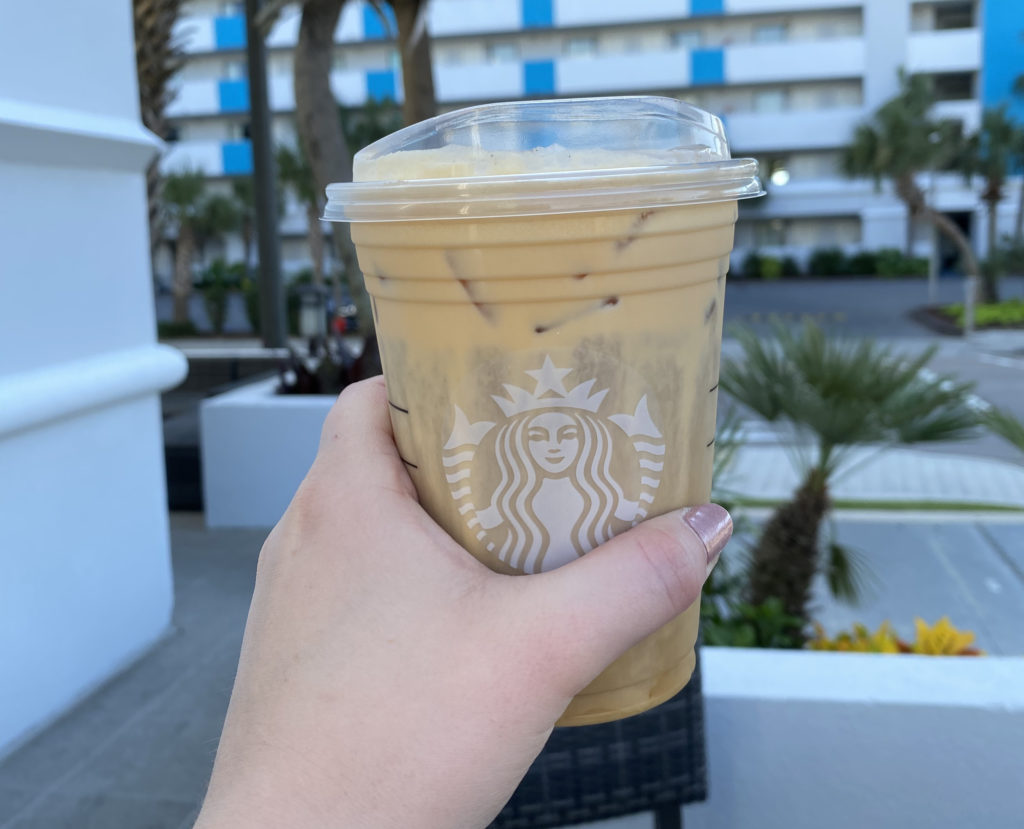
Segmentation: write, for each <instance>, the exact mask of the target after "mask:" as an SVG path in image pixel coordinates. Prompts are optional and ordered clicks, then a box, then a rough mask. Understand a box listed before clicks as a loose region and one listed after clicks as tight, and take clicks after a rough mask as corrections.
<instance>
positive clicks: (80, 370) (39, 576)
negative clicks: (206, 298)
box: [0, 0, 186, 755]
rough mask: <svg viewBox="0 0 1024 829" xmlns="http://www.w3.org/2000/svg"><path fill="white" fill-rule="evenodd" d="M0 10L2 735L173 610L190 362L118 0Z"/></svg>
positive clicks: (23, 726) (161, 627)
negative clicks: (173, 304)
mask: <svg viewBox="0 0 1024 829" xmlns="http://www.w3.org/2000/svg"><path fill="white" fill-rule="evenodd" d="M3 14H4V21H3V26H0V194H3V195H2V196H0V755H2V754H4V753H5V752H7V751H9V750H11V749H12V748H13V747H14V746H15V745H16V744H18V743H19V742H21V741H22V740H24V739H26V738H27V737H28V736H30V735H31V734H32V733H34V732H35V731H36V730H38V729H40V728H42V727H44V726H45V725H46V724H47V723H49V722H50V721H51V720H52V719H54V718H55V717H57V716H58V715H59V714H60V713H61V712H62V711H64V710H65V709H66V708H67V707H68V706H69V705H71V704H72V703H74V702H75V701H77V700H78V699H79V698H80V697H82V696H83V695H85V694H86V693H88V692H89V691H90V690H92V689H93V688H95V687H96V686H97V685H99V684H100V683H101V682H103V681H104V680H105V679H107V678H108V677H109V676H110V675H111V674H112V673H113V672H115V671H118V670H120V669H121V668H123V667H124V666H125V665H127V664H128V663H129V661H130V660H132V659H133V658H135V657H136V656H137V655H138V654H140V653H141V652H143V651H144V650H145V649H146V648H147V647H148V646H149V645H150V644H152V643H153V642H154V641H155V640H156V639H157V638H158V637H160V636H161V635H162V634H163V633H164V632H165V631H166V630H167V628H168V624H169V622H170V616H171V608H172V604H173V593H172V582H171V570H170V557H169V543H168V532H167V507H166V494H165V485H164V465H163V450H162V437H161V423H160V405H159V398H158V392H159V391H160V390H161V389H162V388H165V387H167V386H171V385H174V384H175V383H177V382H179V381H180V380H181V378H182V377H183V376H184V373H185V368H186V366H185V361H184V358H183V357H182V356H181V355H180V353H179V352H177V351H175V350H172V349H169V348H165V347H163V346H159V345H157V344H156V342H155V322H154V315H153V296H152V279H151V276H150V265H149V242H148V238H147V232H148V231H147V220H146V188H145V177H144V170H145V167H146V164H147V163H148V161H149V159H150V158H151V157H152V156H153V154H154V152H155V150H156V148H157V146H158V142H157V141H156V140H155V139H154V138H153V137H152V136H151V135H150V134H149V133H147V132H146V131H145V130H144V129H143V127H142V125H141V123H140V121H139V107H138V101H137V90H136V81H135V57H134V45H133V41H132V12H131V3H130V2H129V0H120V2H111V3H71V4H69V3H62V2H57V0H38V2H33V3H14V4H7V5H6V6H5V9H4V13H3ZM89 44H91V45H92V46H93V47H96V48H90V49H89V50H88V59H83V57H82V54H83V52H82V49H83V45H89ZM97 44H102V47H101V48H100V47H98V46H96V45H97Z"/></svg>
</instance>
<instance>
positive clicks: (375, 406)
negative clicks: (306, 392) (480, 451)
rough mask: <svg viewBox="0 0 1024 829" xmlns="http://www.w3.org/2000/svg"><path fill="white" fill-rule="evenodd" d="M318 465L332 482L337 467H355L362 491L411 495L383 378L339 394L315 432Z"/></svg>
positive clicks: (411, 486) (316, 462) (375, 378)
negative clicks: (397, 444)
mask: <svg viewBox="0 0 1024 829" xmlns="http://www.w3.org/2000/svg"><path fill="white" fill-rule="evenodd" d="M317 467H320V468H321V469H322V470H323V471H324V472H325V473H326V474H328V475H330V476H331V477H333V478H335V479H337V480H341V479H340V478H338V477H337V476H338V475H339V472H340V470H341V469H349V470H352V469H356V470H358V480H359V486H360V487H361V488H366V489H375V488H384V489H390V490H394V491H397V492H399V493H401V494H404V495H409V496H412V497H415V496H416V491H415V489H414V488H413V485H412V481H411V480H409V475H408V473H407V472H406V470H405V464H404V463H403V461H402V459H401V457H400V456H399V453H398V449H397V448H396V447H395V437H394V432H393V431H392V428H391V416H390V414H389V411H388V394H387V388H386V387H385V385H384V378H383V377H373V378H370V379H369V380H362V381H361V382H359V383H353V384H352V385H350V386H348V387H346V388H345V390H344V391H343V392H342V393H341V394H340V395H339V396H338V399H337V401H336V402H335V404H334V405H333V406H332V407H331V410H330V411H329V412H328V413H327V417H326V419H325V420H324V426H323V430H322V431H321V433H320V448H319V450H318V451H317V457H316V461H315V462H314V470H315V469H317Z"/></svg>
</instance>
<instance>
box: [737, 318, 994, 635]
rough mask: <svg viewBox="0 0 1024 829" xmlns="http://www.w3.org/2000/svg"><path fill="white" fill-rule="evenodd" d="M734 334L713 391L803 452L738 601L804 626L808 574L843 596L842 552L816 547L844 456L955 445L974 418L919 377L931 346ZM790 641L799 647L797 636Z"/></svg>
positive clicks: (809, 333)
mask: <svg viewBox="0 0 1024 829" xmlns="http://www.w3.org/2000/svg"><path fill="white" fill-rule="evenodd" d="M737 336H738V339H739V342H740V345H741V347H742V351H743V354H742V357H741V358H739V359H731V360H727V361H726V362H725V363H724V365H723V367H722V373H721V386H722V388H723V389H724V390H725V391H726V392H727V393H728V394H729V395H731V396H732V397H733V398H735V399H736V400H737V401H739V402H740V403H742V404H743V405H745V406H746V407H747V408H749V409H751V410H753V411H754V412H756V413H757V414H759V415H760V416H761V417H763V418H764V419H765V420H768V421H771V422H781V423H785V424H788V425H789V426H791V427H792V428H794V429H795V430H796V432H797V436H798V438H799V439H800V441H799V443H800V445H801V446H809V447H810V448H811V449H812V452H811V454H810V456H809V457H806V456H804V457H803V458H802V459H801V460H800V463H801V464H802V465H803V467H804V468H803V476H804V477H803V480H802V482H801V484H800V486H799V487H798V488H797V490H796V491H795V492H794V493H793V496H792V498H791V499H790V500H789V501H787V502H786V503H784V504H782V505H781V506H779V507H778V508H777V509H776V510H775V512H774V513H773V514H772V516H771V518H770V519H769V520H768V522H767V524H765V526H764V529H763V531H762V533H761V536H760V538H759V539H758V541H757V542H756V544H755V545H754V546H753V549H752V551H751V557H750V562H751V566H750V575H749V597H748V598H749V601H750V603H751V604H752V605H754V606H761V605H763V604H765V603H766V602H768V601H769V600H771V599H779V600H781V602H782V605H783V609H784V611H785V613H786V614H788V615H789V616H792V617H795V618H798V619H801V620H803V622H804V623H806V622H807V620H808V601H809V598H810V591H811V584H812V582H813V579H814V577H815V576H816V575H817V574H818V573H823V574H824V575H825V576H826V577H827V578H828V580H829V583H830V585H832V586H833V589H834V590H835V589H836V588H843V592H844V593H846V594H847V595H849V594H850V593H851V589H850V585H849V584H848V570H849V561H848V559H846V558H845V556H844V551H843V550H842V548H839V547H838V546H837V545H834V544H833V545H829V549H827V550H825V551H823V550H822V549H821V547H822V539H821V528H822V522H823V521H824V520H825V518H826V517H827V514H828V512H829V509H830V495H829V485H830V483H831V481H832V480H833V477H834V476H835V474H836V472H837V470H839V468H840V466H841V464H842V463H843V461H844V460H845V459H846V458H847V457H848V455H849V451H850V449H851V448H852V447H854V446H859V445H864V444H893V443H921V442H925V441H943V440H956V439H960V438H963V437H966V436H967V435H969V434H970V433H971V432H972V431H973V430H974V429H975V427H976V426H978V424H979V415H978V413H977V412H976V411H975V410H974V409H973V408H972V407H971V406H970V404H969V393H970V388H971V387H970V385H967V384H963V383H957V382H954V381H952V380H950V379H949V378H942V377H933V376H929V375H925V374H924V373H923V372H922V369H924V367H925V366H926V365H927V364H928V362H929V361H930V360H931V358H932V355H933V353H934V348H933V349H929V350H927V351H925V352H924V353H922V354H920V355H919V356H917V357H914V358H912V359H908V358H906V357H904V356H903V355H900V354H897V353H895V352H893V351H892V350H891V349H890V348H887V347H885V346H881V345H879V344H877V343H875V342H872V341H870V340H863V341H860V342H842V341H836V340H831V339H829V338H827V337H826V336H825V334H824V333H822V331H821V329H820V328H818V327H816V326H814V325H812V324H808V325H806V326H805V327H804V328H803V330H802V331H801V332H799V333H792V332H790V331H789V330H788V329H785V328H783V327H782V326H779V327H778V328H777V329H776V335H775V341H774V342H771V341H766V340H764V339H762V338H761V337H759V336H757V335H756V334H754V333H753V332H752V331H750V330H742V331H739V332H738V335H737ZM844 579H846V580H847V584H846V585H845V586H844V585H843V581H844ZM793 635H794V637H795V638H796V639H797V640H798V641H802V635H803V634H802V629H801V630H794V631H793Z"/></svg>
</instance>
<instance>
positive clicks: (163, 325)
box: [156, 322, 199, 340]
mask: <svg viewBox="0 0 1024 829" xmlns="http://www.w3.org/2000/svg"><path fill="white" fill-rule="evenodd" d="M156 334H157V336H158V337H159V338H160V339H161V340H173V339H175V338H177V337H195V336H196V335H198V334H199V332H198V331H197V330H196V326H195V324H194V323H191V322H158V323H157V324H156Z"/></svg>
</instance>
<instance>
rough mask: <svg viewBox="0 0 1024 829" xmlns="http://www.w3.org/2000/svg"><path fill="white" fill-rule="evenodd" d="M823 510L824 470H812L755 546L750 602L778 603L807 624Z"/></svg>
mask: <svg viewBox="0 0 1024 829" xmlns="http://www.w3.org/2000/svg"><path fill="white" fill-rule="evenodd" d="M828 509H829V497H828V479H827V477H826V473H825V472H824V470H823V469H821V468H819V467H815V468H813V469H811V470H810V471H809V472H808V473H807V477H806V478H805V479H804V482H803V484H802V485H801V487H800V489H798V490H797V491H796V492H795V493H794V494H793V498H792V500H791V501H788V502H787V503H785V504H783V505H782V506H780V507H779V508H778V509H776V510H775V512H774V514H773V515H772V517H771V519H769V521H768V523H767V524H766V525H765V527H764V530H763V531H762V533H761V537H760V538H759V539H758V542H757V545H756V546H755V547H754V550H753V553H752V555H751V561H750V581H749V592H750V595H749V599H750V602H751V604H754V605H762V604H764V603H765V602H766V601H768V600H769V599H773V598H774V599H778V600H780V601H781V602H782V606H783V608H784V609H785V612H786V613H787V614H788V615H791V616H795V617H796V618H798V619H802V620H804V622H805V623H806V622H808V621H809V612H808V604H809V602H810V598H811V585H812V583H813V581H814V577H815V575H816V574H817V573H818V571H819V569H820V562H821V553H820V551H819V540H818V537H819V533H820V529H821V523H822V521H823V520H824V518H825V515H826V514H827V512H828ZM791 633H792V635H793V636H794V637H795V638H796V639H797V640H798V641H802V639H803V637H804V635H805V634H804V632H803V630H794V631H791Z"/></svg>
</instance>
